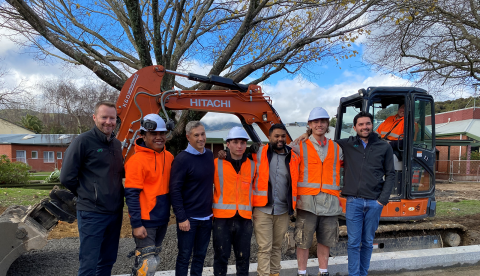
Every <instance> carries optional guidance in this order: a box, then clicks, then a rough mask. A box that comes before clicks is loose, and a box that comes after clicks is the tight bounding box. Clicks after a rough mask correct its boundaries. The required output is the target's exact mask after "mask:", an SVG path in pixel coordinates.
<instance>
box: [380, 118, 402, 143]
mask: <svg viewBox="0 0 480 276" xmlns="http://www.w3.org/2000/svg"><path fill="white" fill-rule="evenodd" d="M396 116H397V115H393V116H390V117H388V118H387V119H385V121H384V122H383V123H381V124H380V125H379V126H378V128H377V133H378V134H380V136H381V137H382V139H388V140H397V139H398V137H400V135H402V134H403V130H404V128H405V127H404V120H403V118H404V117H401V118H399V119H396V120H395V118H396ZM390 130H391V132H390V134H388V137H386V138H385V135H387V133H388V132H389V131H390Z"/></svg>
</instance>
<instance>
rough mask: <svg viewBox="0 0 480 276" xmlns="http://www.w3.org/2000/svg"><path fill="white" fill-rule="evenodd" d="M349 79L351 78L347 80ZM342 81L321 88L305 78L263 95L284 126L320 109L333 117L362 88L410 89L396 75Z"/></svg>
mask: <svg viewBox="0 0 480 276" xmlns="http://www.w3.org/2000/svg"><path fill="white" fill-rule="evenodd" d="M347 76H348V77H347ZM339 77H340V78H339V79H343V82H339V83H336V84H334V85H331V86H328V87H320V86H318V85H317V84H316V83H313V82H311V81H307V80H305V79H304V78H303V77H302V76H297V77H295V78H293V79H288V80H280V81H278V82H277V83H275V84H265V85H262V89H263V92H264V93H265V94H266V95H267V96H270V97H271V99H272V100H273V107H274V108H275V109H276V110H277V112H278V113H279V115H280V117H281V118H282V121H283V122H284V123H292V122H306V121H307V118H308V114H309V113H310V111H311V110H312V109H313V108H314V107H317V106H321V107H323V108H325V109H326V110H327V112H328V114H329V115H330V117H333V116H335V115H336V114H337V107H338V104H339V102H340V98H341V97H346V96H350V95H352V94H355V93H357V91H358V89H360V88H365V89H366V88H368V87H370V86H407V85H409V83H408V82H407V81H406V80H404V79H400V78H397V77H395V76H392V75H380V74H376V75H372V76H362V75H357V74H355V73H354V72H351V71H344V72H343V74H342V75H340V76H339ZM202 121H204V122H206V123H207V124H212V125H213V124H216V123H224V122H239V120H238V118H237V117H236V116H234V115H226V114H219V113H208V114H207V115H206V116H205V117H204V118H203V119H202Z"/></svg>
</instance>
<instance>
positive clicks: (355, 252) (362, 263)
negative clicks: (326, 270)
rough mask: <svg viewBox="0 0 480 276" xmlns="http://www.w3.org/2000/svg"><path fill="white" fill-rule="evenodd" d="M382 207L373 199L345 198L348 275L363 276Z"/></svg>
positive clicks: (368, 262) (368, 261) (367, 265)
mask: <svg viewBox="0 0 480 276" xmlns="http://www.w3.org/2000/svg"><path fill="white" fill-rule="evenodd" d="M382 210H383V205H381V204H380V203H378V202H377V201H376V200H374V199H364V198H359V197H353V196H349V197H347V212H346V214H345V218H346V220H347V234H348V275H349V276H358V275H360V276H365V275H367V274H368V268H369V267H370V258H371V257H372V250H373V238H374V237H375V231H376V230H377V228H378V223H379V221H380V215H381V214H382ZM360 243H361V244H360Z"/></svg>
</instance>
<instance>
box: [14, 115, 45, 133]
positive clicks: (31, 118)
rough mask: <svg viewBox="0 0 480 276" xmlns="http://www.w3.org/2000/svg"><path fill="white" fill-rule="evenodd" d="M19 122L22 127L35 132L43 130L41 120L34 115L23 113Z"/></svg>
mask: <svg viewBox="0 0 480 276" xmlns="http://www.w3.org/2000/svg"><path fill="white" fill-rule="evenodd" d="M20 123H21V124H22V126H23V127H24V128H26V129H29V130H31V131H33V132H35V133H40V132H42V130H43V123H42V121H41V120H40V119H39V118H38V117H37V116H35V115H30V114H27V115H25V116H24V117H22V118H21V121H20Z"/></svg>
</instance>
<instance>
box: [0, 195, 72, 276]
mask: <svg viewBox="0 0 480 276" xmlns="http://www.w3.org/2000/svg"><path fill="white" fill-rule="evenodd" d="M75 201H76V198H75V196H74V195H73V194H71V193H70V192H69V191H66V190H60V189H58V187H55V188H54V189H53V190H52V191H51V192H50V198H46V199H43V200H42V201H41V202H39V203H37V204H35V205H34V206H30V207H25V206H10V207H8V208H7V210H5V212H3V214H2V215H0V237H2V238H1V239H0V276H5V275H7V271H8V268H9V267H10V265H11V264H12V263H13V262H14V261H15V260H16V259H17V258H18V257H20V255H22V254H23V253H25V252H28V251H31V250H39V249H42V248H43V247H44V246H45V245H46V244H47V237H48V233H49V232H50V231H51V230H52V229H53V228H54V227H55V226H56V225H57V223H58V221H60V220H62V221H66V222H69V223H72V222H74V221H75Z"/></svg>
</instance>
